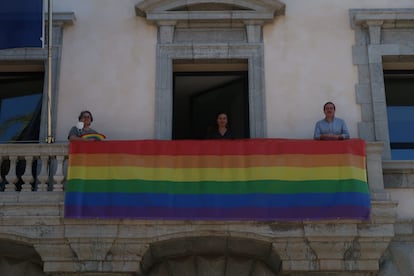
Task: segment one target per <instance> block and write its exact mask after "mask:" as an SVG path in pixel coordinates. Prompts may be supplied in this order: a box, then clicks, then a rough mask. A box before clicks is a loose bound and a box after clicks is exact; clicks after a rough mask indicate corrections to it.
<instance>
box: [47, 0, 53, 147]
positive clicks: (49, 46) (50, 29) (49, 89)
mask: <svg viewBox="0 0 414 276" xmlns="http://www.w3.org/2000/svg"><path fill="white" fill-rule="evenodd" d="M52 14H53V11H52V1H51V0H47V18H48V39H47V138H46V142H47V143H48V144H51V143H53V142H54V138H53V136H52V104H51V103H52V71H53V70H52V44H53V42H52V41H53V38H52V32H53V21H52V20H53V17H52Z"/></svg>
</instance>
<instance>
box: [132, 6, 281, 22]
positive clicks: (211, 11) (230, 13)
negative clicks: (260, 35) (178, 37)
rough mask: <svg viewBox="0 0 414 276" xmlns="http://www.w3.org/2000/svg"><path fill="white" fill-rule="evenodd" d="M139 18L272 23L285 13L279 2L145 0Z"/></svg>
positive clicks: (157, 20) (139, 9) (138, 10)
mask: <svg viewBox="0 0 414 276" xmlns="http://www.w3.org/2000/svg"><path fill="white" fill-rule="evenodd" d="M135 12H136V14H137V15H138V16H142V17H146V19H147V20H148V21H150V22H154V23H156V24H158V25H160V24H162V22H165V21H175V22H176V21H194V20H195V21H217V20H220V21H235V20H241V21H244V20H258V21H259V20H260V21H263V22H265V21H266V22H269V21H272V20H273V18H274V16H276V15H282V14H284V13H285V5H284V4H283V3H282V2H280V1H251V0H239V1H237V2H236V1H232V0H219V1H214V3H206V1H201V0H175V1H170V0H163V1H154V0H144V1H142V2H140V3H138V4H137V5H136V6H135Z"/></svg>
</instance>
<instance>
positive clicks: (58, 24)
mask: <svg viewBox="0 0 414 276" xmlns="http://www.w3.org/2000/svg"><path fill="white" fill-rule="evenodd" d="M46 18H47V16H46ZM52 19H53V33H52V35H53V50H52V72H54V74H53V76H52V100H51V105H52V128H53V129H52V132H53V133H55V131H56V120H57V116H56V111H57V99H58V95H59V93H58V92H59V79H60V77H59V75H60V63H61V56H62V41H63V29H64V27H65V26H69V25H73V24H74V22H75V14H74V13H73V12H59V13H53V18H52ZM46 26H47V24H46ZM45 36H47V32H45ZM46 39H47V37H46ZM47 56H48V49H47V47H45V48H13V49H5V50H0V62H22V61H23V62H28V63H29V64H30V62H37V61H38V62H42V63H43V64H44V68H45V85H44V89H43V101H42V115H41V121H40V134H39V141H40V142H41V143H42V142H46V137H47V91H48V87H47V86H48V83H47V81H46V80H47V78H48V73H47V72H48V62H47ZM52 136H54V135H52Z"/></svg>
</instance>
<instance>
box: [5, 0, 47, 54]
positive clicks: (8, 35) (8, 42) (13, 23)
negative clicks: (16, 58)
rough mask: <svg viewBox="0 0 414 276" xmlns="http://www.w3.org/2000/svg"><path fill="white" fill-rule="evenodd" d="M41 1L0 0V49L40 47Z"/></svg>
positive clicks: (41, 26)
mask: <svg viewBox="0 0 414 276" xmlns="http://www.w3.org/2000/svg"><path fill="white" fill-rule="evenodd" d="M42 28H43V0H0V49H8V48H20V47H42V41H41V37H42Z"/></svg>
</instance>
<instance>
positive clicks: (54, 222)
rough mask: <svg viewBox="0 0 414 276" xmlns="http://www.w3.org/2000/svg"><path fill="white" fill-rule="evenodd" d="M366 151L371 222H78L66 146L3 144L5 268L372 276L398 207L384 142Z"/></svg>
mask: <svg viewBox="0 0 414 276" xmlns="http://www.w3.org/2000/svg"><path fill="white" fill-rule="evenodd" d="M366 151H367V159H366V160H367V174H368V183H369V186H370V191H371V200H372V202H371V204H372V209H371V218H370V220H369V221H360V220H329V221H294V222H278V221H269V222H257V221H243V222H240V221H178V220H177V221H176V220H174V221H161V220H126V219H119V220H99V219H82V220H81V219H65V218H64V216H63V210H64V188H65V173H66V163H67V157H68V145H67V144H21V145H16V144H8V145H0V155H1V160H2V167H1V168H2V169H1V173H2V175H1V177H2V178H1V189H0V191H1V192H0V202H1V204H0V269H1V268H2V266H1V264H2V260H3V263H4V262H5V261H4V260H6V261H7V260H10V259H14V260H16V259H17V260H18V259H20V260H21V262H22V263H23V262H26V263H27V262H28V263H30V265H31V266H27V267H30V268H31V269H30V270H33V266H35V267H37V268H38V269H39V270H40V272H39V275H43V274H41V273H48V274H49V275H79V273H83V275H85V274H90V275H95V274H96V273H104V274H105V275H110V274H113V275H200V274H198V273H197V269H198V270H201V271H211V270H215V271H224V270H225V269H226V267H227V270H228V267H233V268H234V269H233V271H237V270H238V269H241V270H243V271H255V272H252V274H249V275H259V274H260V272H263V271H265V272H263V273H262V274H260V275H302V274H303V275H305V274H306V273H309V272H315V273H318V275H324V273H327V274H329V273H332V272H343V273H352V275H371V273H376V272H378V270H379V260H380V258H381V257H382V255H383V253H384V252H385V250H386V249H387V247H388V245H389V243H390V241H391V240H392V239H393V237H394V223H395V218H396V213H395V212H396V205H397V203H396V202H392V201H390V199H389V196H388V195H387V193H386V191H385V190H384V182H383V175H382V173H383V172H382V160H381V152H382V144H381V143H367V149H366ZM2 256H3V259H2ZM240 260H242V261H241V262H240ZM243 260H245V261H243ZM246 260H250V261H246ZM251 260H253V261H251ZM8 264H10V262H8ZM224 264H226V265H224ZM3 267H4V266H3ZM22 267H23V265H22V266H21V268H20V270H22V271H23V270H24V269H25V268H22ZM167 267H168V269H167ZM26 269H27V268H26ZM183 269H184V270H185V271H186V273H187V274H180V273H179V271H182V270H183ZM167 270H168V271H170V272H165V271H167ZM163 271H164V272H163ZM171 271H173V272H171ZM1 272H2V271H0V274H2V273H1ZM168 273H170V274H168ZM174 273H175V274H174ZM255 273H256V274H255ZM223 275H244V274H237V273H235V272H231V273H227V272H226V273H225V274H223ZM246 275H247V274H246Z"/></svg>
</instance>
